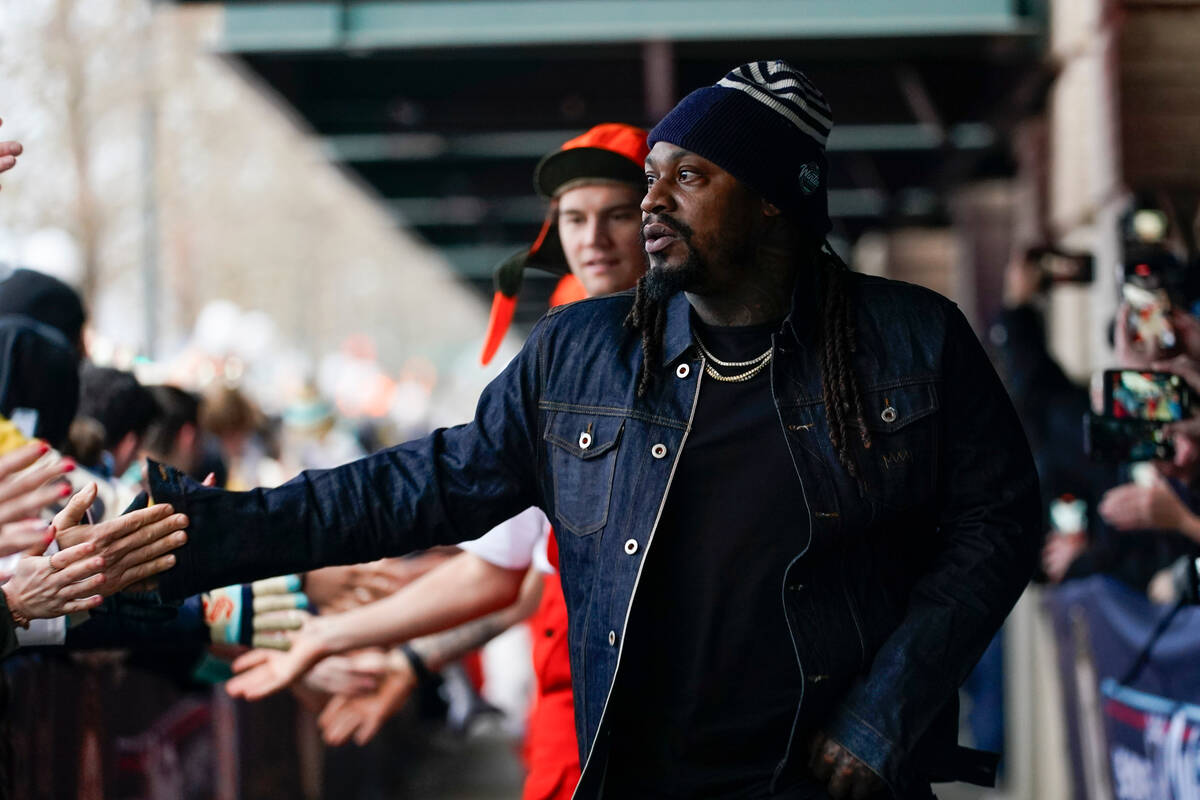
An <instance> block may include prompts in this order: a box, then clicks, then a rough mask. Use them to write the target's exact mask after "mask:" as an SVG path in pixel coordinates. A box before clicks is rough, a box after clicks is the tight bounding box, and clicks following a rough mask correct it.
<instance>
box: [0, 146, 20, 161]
mask: <svg viewBox="0 0 1200 800" xmlns="http://www.w3.org/2000/svg"><path fill="white" fill-rule="evenodd" d="M24 151H25V148H24V147H22V146H21V143H20V142H0V156H12V157H13V158H16V157H17V156H19V155H21V153H22V152H24Z"/></svg>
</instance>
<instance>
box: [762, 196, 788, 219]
mask: <svg viewBox="0 0 1200 800" xmlns="http://www.w3.org/2000/svg"><path fill="white" fill-rule="evenodd" d="M762 213H763V216H764V217H778V216H779V215H780V214H782V213H783V212H782V211H780V210H779V209H778V208H776V207H775V205H774V204H772V203H768V202H767V201H766V200H763V201H762Z"/></svg>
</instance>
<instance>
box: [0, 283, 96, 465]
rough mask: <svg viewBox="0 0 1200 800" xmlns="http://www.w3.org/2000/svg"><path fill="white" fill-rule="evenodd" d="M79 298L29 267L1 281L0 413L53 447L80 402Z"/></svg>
mask: <svg viewBox="0 0 1200 800" xmlns="http://www.w3.org/2000/svg"><path fill="white" fill-rule="evenodd" d="M85 318H86V315H85V313H84V309H83V302H82V301H81V300H80V299H79V295H78V294H76V293H75V290H73V289H72V288H71V287H70V286H68V285H67V284H65V283H63V282H62V281H60V280H58V279H57V278H52V277H50V276H49V275H43V274H42V273H40V272H35V271H33V270H28V269H17V270H15V271H14V272H13V273H12V274H11V275H10V276H9V277H8V278H6V279H5V280H3V281H0V414H3V415H4V417H6V418H7V419H11V420H13V422H14V423H16V424H17V426H18V427H20V428H21V429H22V431H23V432H24V433H25V434H26V435H28V436H36V437H38V438H40V439H45V440H46V441H47V442H49V443H50V444H52V445H54V446H55V447H57V448H61V447H62V445H63V444H64V443H65V442H66V439H67V431H68V430H69V429H70V426H71V420H73V419H74V418H75V412H76V410H77V408H78V406H79V363H80V360H81V359H82V357H83V323H84V320H85Z"/></svg>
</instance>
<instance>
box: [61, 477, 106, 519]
mask: <svg viewBox="0 0 1200 800" xmlns="http://www.w3.org/2000/svg"><path fill="white" fill-rule="evenodd" d="M97 491H99V490H98V488H97V487H96V484H94V483H89V484H88V485H87V486H85V487H83V488H82V489H80V490H79V491H78V492H76V493H75V496H74V497H72V498H71V499H70V500H68V501H67V505H66V507H65V508H64V509H63V510H62V511H60V512H58V514H56V515H55V517H54V527H56V528H58V529H59V530H60V531H66V530H68V529H69V528H74V527H75V526H76V525H78V524H79V523H80V521H81V520H82V519H83V515H84V514H86V513H87V510H88V509H89V508H91V506H92V502H93V501H94V500H95V499H96V492H97Z"/></svg>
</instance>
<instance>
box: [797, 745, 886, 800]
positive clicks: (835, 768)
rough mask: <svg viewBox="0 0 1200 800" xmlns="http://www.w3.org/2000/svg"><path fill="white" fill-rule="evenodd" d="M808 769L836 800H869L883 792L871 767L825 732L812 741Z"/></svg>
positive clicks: (882, 787) (881, 781) (881, 783)
mask: <svg viewBox="0 0 1200 800" xmlns="http://www.w3.org/2000/svg"><path fill="white" fill-rule="evenodd" d="M808 768H809V769H810V770H811V771H812V774H813V775H814V776H816V778H817V780H819V781H821V782H822V783H824V784H825V791H827V792H829V796H830V797H831V798H833V800H867V799H868V798H871V797H876V796H880V795H882V794H883V791H884V783H883V780H882V779H881V778H880V777H879V776H878V775H876V774H875V772H874V771H872V770H871V768H870V767H868V766H867V765H866V764H864V763H863V762H861V761H859V760H858V759H857V758H855V757H854V755H853V754H851V752H850V751H849V750H847V749H846V748H844V747H842V746H841V745H840V744H838V743H837V742H835V741H834V740H833V739H830V738H829V737H828V736H827V735H825V733H823V732H819V733H817V735H816V736H814V737H813V741H812V745H811V746H810V748H809V758H808Z"/></svg>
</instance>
